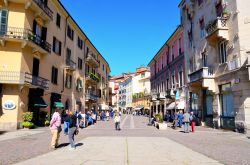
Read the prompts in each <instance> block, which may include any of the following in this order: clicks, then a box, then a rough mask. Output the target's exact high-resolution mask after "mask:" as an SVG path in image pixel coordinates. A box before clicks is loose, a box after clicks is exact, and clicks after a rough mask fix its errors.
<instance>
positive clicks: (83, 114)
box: [79, 111, 86, 128]
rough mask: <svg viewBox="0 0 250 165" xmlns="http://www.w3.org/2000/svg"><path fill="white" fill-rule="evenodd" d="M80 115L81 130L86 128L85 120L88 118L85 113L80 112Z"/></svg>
mask: <svg viewBox="0 0 250 165" xmlns="http://www.w3.org/2000/svg"><path fill="white" fill-rule="evenodd" d="M79 115H81V119H80V123H79V127H80V128H85V118H86V115H85V113H82V112H81V111H80V112H79Z"/></svg>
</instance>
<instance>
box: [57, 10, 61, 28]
mask: <svg viewBox="0 0 250 165" xmlns="http://www.w3.org/2000/svg"><path fill="white" fill-rule="evenodd" d="M56 25H57V26H58V27H59V28H60V26H61V16H60V15H59V14H58V13H57V14H56Z"/></svg>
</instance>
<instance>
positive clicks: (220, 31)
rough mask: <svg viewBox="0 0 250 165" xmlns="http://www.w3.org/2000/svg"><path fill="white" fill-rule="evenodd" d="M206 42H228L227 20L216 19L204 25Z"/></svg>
mask: <svg viewBox="0 0 250 165" xmlns="http://www.w3.org/2000/svg"><path fill="white" fill-rule="evenodd" d="M206 31H207V37H206V39H207V41H208V42H209V43H217V42H218V41H221V40H229V36H228V27H227V18H222V17H218V18H217V19H215V20H214V21H210V22H209V23H208V24H207V25H206Z"/></svg>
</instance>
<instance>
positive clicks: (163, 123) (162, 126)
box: [155, 114, 168, 130]
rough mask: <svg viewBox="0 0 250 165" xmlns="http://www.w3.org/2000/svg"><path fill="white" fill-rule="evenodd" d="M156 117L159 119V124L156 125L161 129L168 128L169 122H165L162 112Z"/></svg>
mask: <svg viewBox="0 0 250 165" xmlns="http://www.w3.org/2000/svg"><path fill="white" fill-rule="evenodd" d="M155 119H156V121H157V126H156V127H157V128H158V129H159V130H166V129H167V127H168V125H167V123H165V122H163V117H162V115H161V114H156V115H155Z"/></svg>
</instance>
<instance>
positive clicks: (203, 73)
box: [189, 67, 214, 82]
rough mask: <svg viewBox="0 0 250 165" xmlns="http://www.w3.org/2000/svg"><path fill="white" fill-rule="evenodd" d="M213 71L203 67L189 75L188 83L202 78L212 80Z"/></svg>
mask: <svg viewBox="0 0 250 165" xmlns="http://www.w3.org/2000/svg"><path fill="white" fill-rule="evenodd" d="M213 76H214V71H213V69H212V68H210V67H203V68H201V69H199V70H197V71H195V72H193V73H191V74H189V81H190V82H194V81H197V80H200V79H202V78H213Z"/></svg>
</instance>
